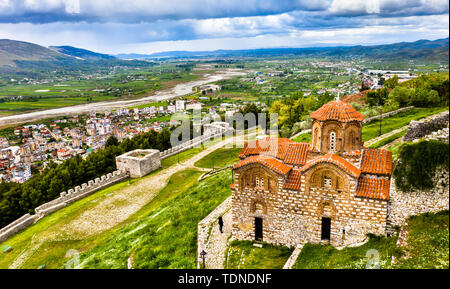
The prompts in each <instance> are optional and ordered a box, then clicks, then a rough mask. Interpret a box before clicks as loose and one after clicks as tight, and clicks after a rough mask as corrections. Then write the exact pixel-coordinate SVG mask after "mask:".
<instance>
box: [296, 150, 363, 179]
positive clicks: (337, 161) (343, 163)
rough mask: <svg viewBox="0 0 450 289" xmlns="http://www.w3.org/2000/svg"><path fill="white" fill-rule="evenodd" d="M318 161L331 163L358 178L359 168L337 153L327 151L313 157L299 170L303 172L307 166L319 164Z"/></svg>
mask: <svg viewBox="0 0 450 289" xmlns="http://www.w3.org/2000/svg"><path fill="white" fill-rule="evenodd" d="M319 163H332V164H334V165H336V166H338V167H340V168H341V169H343V170H344V171H345V172H347V173H348V174H349V175H351V176H352V177H355V178H358V177H359V175H360V174H361V171H360V169H358V168H357V167H355V166H354V165H353V164H351V163H350V162H348V161H347V160H345V159H343V158H341V157H340V156H339V155H337V154H334V153H328V154H326V155H324V156H321V157H318V158H315V159H313V160H311V161H309V162H307V163H306V164H305V165H304V166H303V167H302V168H301V169H300V171H301V172H304V171H306V170H308V169H309V168H311V167H313V166H315V165H317V164H319Z"/></svg>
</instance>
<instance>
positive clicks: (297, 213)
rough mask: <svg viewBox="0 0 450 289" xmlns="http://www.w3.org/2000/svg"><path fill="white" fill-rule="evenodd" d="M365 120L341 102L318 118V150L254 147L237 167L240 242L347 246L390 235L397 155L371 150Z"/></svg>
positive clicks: (283, 144) (277, 143)
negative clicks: (365, 141) (365, 136)
mask: <svg viewBox="0 0 450 289" xmlns="http://www.w3.org/2000/svg"><path fill="white" fill-rule="evenodd" d="M363 118H364V116H363V115H362V114H360V113H359V112H357V111H356V110H355V109H353V107H352V106H351V105H350V104H347V103H345V102H342V101H333V102H330V103H328V104H325V105H324V106H323V107H321V108H320V109H319V110H317V111H315V112H313V113H312V114H311V119H312V121H313V123H312V143H311V144H310V143H297V142H293V141H290V140H289V139H284V138H266V139H263V140H257V141H253V142H249V143H246V144H245V146H244V148H243V149H242V151H241V153H240V155H239V157H240V159H241V161H240V162H239V163H238V164H236V165H235V166H234V168H233V170H234V173H235V180H234V183H233V185H232V213H233V236H234V237H235V238H236V239H239V240H259V241H264V242H268V243H273V244H283V245H287V246H296V245H297V244H303V243H307V242H310V243H329V244H332V245H335V246H343V245H348V244H352V243H358V242H361V241H363V240H364V239H365V238H366V235H367V234H368V233H373V234H377V235H385V234H386V219H387V213H388V202H389V199H390V196H389V191H390V183H391V172H392V154H391V152H389V151H386V150H382V149H368V148H365V147H364V146H363V142H362V137H361V130H362V122H363Z"/></svg>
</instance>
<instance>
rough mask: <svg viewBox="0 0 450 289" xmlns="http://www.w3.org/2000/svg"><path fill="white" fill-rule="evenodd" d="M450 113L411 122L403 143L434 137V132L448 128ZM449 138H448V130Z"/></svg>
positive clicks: (446, 112)
mask: <svg viewBox="0 0 450 289" xmlns="http://www.w3.org/2000/svg"><path fill="white" fill-rule="evenodd" d="M448 124H449V112H448V111H445V112H442V113H440V114H438V115H437V116H435V117H433V118H430V119H425V120H421V121H411V123H410V124H409V126H408V130H407V131H406V134H405V136H404V137H403V141H414V140H418V139H421V138H424V137H426V136H429V135H432V134H433V132H436V131H439V130H444V129H445V128H448ZM446 131H447V136H448V129H447V130H446Z"/></svg>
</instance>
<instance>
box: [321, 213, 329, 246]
mask: <svg viewBox="0 0 450 289" xmlns="http://www.w3.org/2000/svg"><path fill="white" fill-rule="evenodd" d="M330 235H331V219H330V218H327V217H323V218H322V236H321V239H322V240H324V241H330Z"/></svg>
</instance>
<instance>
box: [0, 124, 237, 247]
mask: <svg viewBox="0 0 450 289" xmlns="http://www.w3.org/2000/svg"><path fill="white" fill-rule="evenodd" d="M213 128H214V129H210V130H209V131H208V132H207V133H206V134H204V135H202V136H199V137H196V138H194V139H192V140H189V141H187V142H185V143H183V144H181V145H178V146H175V147H173V148H170V149H168V150H165V151H163V152H159V151H157V150H135V151H131V152H128V153H127V154H124V155H121V156H119V157H117V158H118V159H120V158H121V157H123V156H126V155H135V154H141V153H142V154H144V155H145V154H147V155H146V156H144V157H143V158H137V157H132V158H133V159H138V160H141V161H137V162H130V163H129V165H122V164H121V165H119V166H118V170H117V171H114V172H113V173H109V174H106V175H104V176H101V177H100V178H96V179H95V180H91V181H89V182H88V183H85V184H82V185H81V186H77V187H75V188H74V189H70V190H68V191H67V192H62V193H61V194H60V197H59V198H57V199H55V200H52V201H50V202H48V203H45V204H43V205H41V206H39V207H37V208H36V209H35V215H30V214H26V215H24V216H22V217H21V218H19V219H17V220H16V221H14V222H12V223H10V224H9V225H7V226H6V227H4V228H1V229H0V242H3V241H4V240H6V239H8V238H10V237H11V236H13V235H14V234H16V233H18V232H20V231H22V230H24V229H26V228H28V227H29V226H31V225H33V224H34V223H36V222H37V221H39V220H40V219H42V218H43V217H45V216H48V215H50V214H51V213H53V212H56V211H58V210H60V209H62V208H64V207H66V206H67V205H69V204H71V203H73V202H75V201H78V200H80V199H82V198H85V197H87V196H89V195H91V194H93V193H95V192H96V191H99V190H101V189H104V188H106V187H108V186H111V185H113V184H115V183H117V182H120V181H122V180H125V179H127V178H128V177H140V176H142V175H140V174H142V173H143V172H147V173H146V174H148V173H150V172H152V171H154V170H156V169H158V168H159V167H160V166H161V160H163V159H165V158H168V157H170V156H172V155H175V154H177V153H180V152H182V151H185V150H188V149H190V148H193V147H195V146H198V145H200V144H201V143H203V142H206V141H209V140H210V139H211V138H216V137H219V136H222V135H224V134H226V133H227V132H230V131H231V130H233V128H230V127H229V126H217V127H213ZM130 159H131V158H130ZM130 172H131V174H130Z"/></svg>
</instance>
